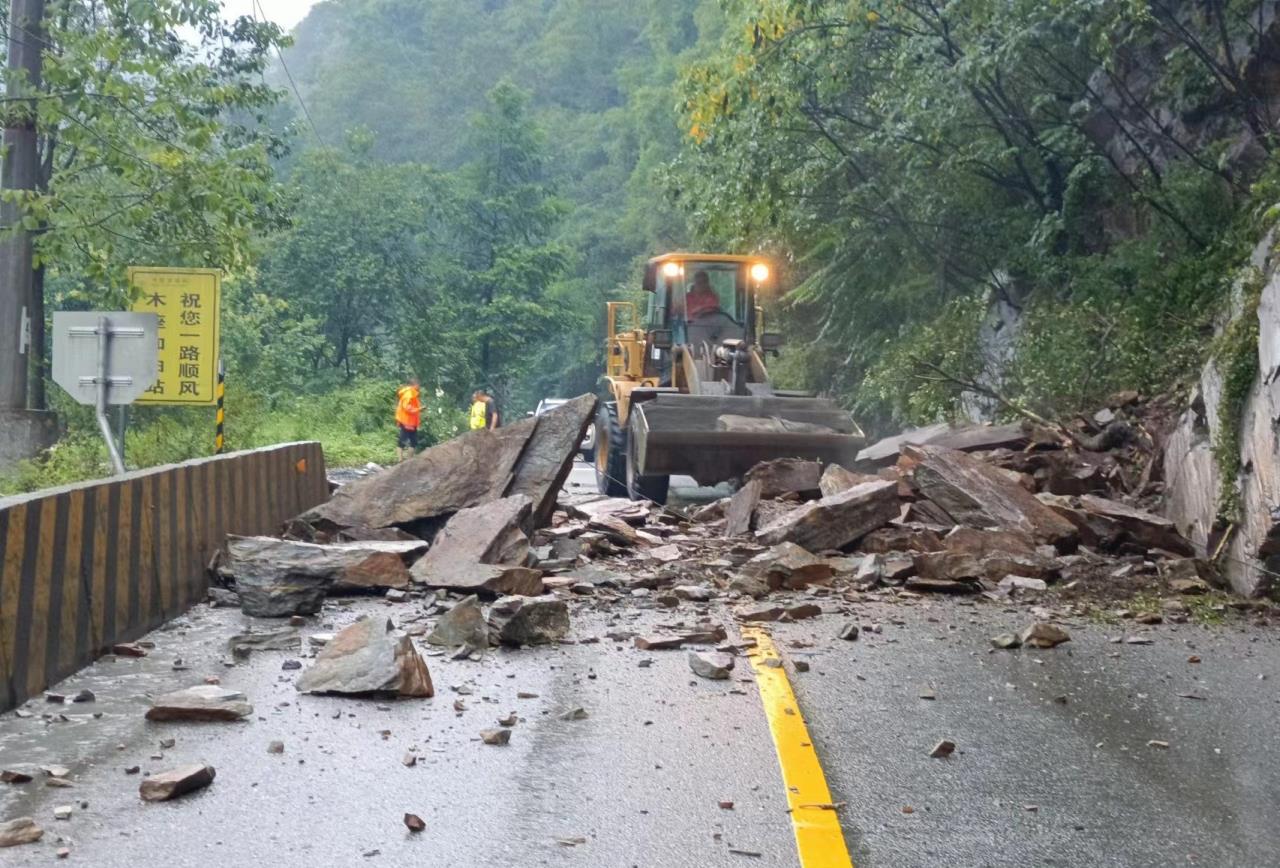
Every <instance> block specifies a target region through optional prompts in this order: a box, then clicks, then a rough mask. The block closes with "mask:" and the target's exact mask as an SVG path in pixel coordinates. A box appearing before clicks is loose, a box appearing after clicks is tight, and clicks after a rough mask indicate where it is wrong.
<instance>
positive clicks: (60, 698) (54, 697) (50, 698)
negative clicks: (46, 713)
mask: <svg viewBox="0 0 1280 868" xmlns="http://www.w3.org/2000/svg"><path fill="white" fill-rule="evenodd" d="M44 701H45V702H52V703H53V704H54V705H61V704H62V703H64V702H66V701H67V697H66V694H63V693H54V692H53V691H52V690H50V691H47V692H46V693H45V695H44Z"/></svg>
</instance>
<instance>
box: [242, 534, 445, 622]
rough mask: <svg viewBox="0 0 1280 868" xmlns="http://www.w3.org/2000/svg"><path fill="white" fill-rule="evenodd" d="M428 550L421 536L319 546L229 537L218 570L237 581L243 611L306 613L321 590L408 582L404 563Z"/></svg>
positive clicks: (399, 586) (375, 587)
mask: <svg viewBox="0 0 1280 868" xmlns="http://www.w3.org/2000/svg"><path fill="white" fill-rule="evenodd" d="M426 550H427V544H426V543H425V542H422V541H421V540H417V541H413V542H404V541H394V542H378V541H370V542H359V543H336V544H331V545H317V544H315V543H307V542H297V541H294V540H283V539H276V538H275V537H265V536H252V537H238V536H229V537H227V547H226V557H224V558H221V559H220V560H219V563H218V572H219V574H221V575H222V576H224V577H226V578H228V579H231V580H233V581H234V582H235V583H236V589H237V590H238V591H239V592H240V598H241V608H242V609H243V610H244V611H245V613H246V614H249V615H258V616H265V617H279V616H282V615H292V614H299V615H306V614H313V613H314V612H315V611H318V610H319V607H318V603H317V600H323V595H324V593H334V592H352V591H374V590H383V589H399V590H402V589H404V588H407V587H409V570H408V567H407V564H409V563H412V562H413V561H414V560H416V559H417V558H418V557H420V556H421V555H422V553H423V552H425V551H426ZM322 592H323V593H322ZM246 598H247V599H246ZM313 606H314V607H315V608H312V607H313ZM251 609H252V610H253V611H250V610H251Z"/></svg>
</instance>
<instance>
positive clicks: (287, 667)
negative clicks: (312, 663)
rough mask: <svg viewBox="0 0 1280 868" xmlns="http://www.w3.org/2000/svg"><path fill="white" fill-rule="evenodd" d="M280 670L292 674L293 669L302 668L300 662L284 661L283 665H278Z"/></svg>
mask: <svg viewBox="0 0 1280 868" xmlns="http://www.w3.org/2000/svg"><path fill="white" fill-rule="evenodd" d="M280 668H281V669H282V670H284V671H285V672H292V671H294V670H295V669H301V668H302V661H301V660H286V661H284V662H283V663H281V664H280Z"/></svg>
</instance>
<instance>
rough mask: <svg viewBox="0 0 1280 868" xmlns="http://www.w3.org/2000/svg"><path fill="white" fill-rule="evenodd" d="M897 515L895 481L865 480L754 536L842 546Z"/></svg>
mask: <svg viewBox="0 0 1280 868" xmlns="http://www.w3.org/2000/svg"><path fill="white" fill-rule="evenodd" d="M1028 496H1030V495H1028ZM1032 499H1033V500H1034V497H1033V498H1032ZM1036 503H1037V504H1038V503H1039V501H1036ZM897 517H898V484H897V483H896V482H889V481H887V480H885V481H877V482H865V483H862V484H861V485H855V486H854V487H853V488H850V489H848V490H847V491H842V492H840V493H839V494H833V495H831V496H830V497H824V498H822V499H821V500H815V501H812V502H810V503H806V504H804V505H803V506H800V507H798V508H796V509H794V510H792V511H791V512H789V513H786V514H784V515H782V516H780V517H779V518H778V519H777V520H776V521H774V523H772V524H770V525H769V526H767V527H764V528H762V529H761V530H759V531H758V532H757V533H756V538H757V539H758V540H759V541H760V542H762V543H765V544H766V545H777V544H778V543H781V542H793V543H795V544H796V545H799V546H803V547H804V548H806V549H809V550H810V551H824V550H827V549H842V548H844V547H845V546H847V545H851V544H853V543H855V542H857V541H858V540H859V539H861V538H862V537H864V536H866V535H867V534H868V533H870V532H871V531H873V530H876V529H877V528H881V527H884V526H885V525H886V524H888V523H889V522H890V521H892V520H893V519H895V518H897Z"/></svg>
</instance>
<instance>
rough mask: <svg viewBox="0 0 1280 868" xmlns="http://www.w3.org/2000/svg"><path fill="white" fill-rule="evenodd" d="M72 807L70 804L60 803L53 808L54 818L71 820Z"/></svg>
mask: <svg viewBox="0 0 1280 868" xmlns="http://www.w3.org/2000/svg"><path fill="white" fill-rule="evenodd" d="M71 811H72V807H71V806H70V805H58V807H56V808H54V809H53V818H54V819H55V820H70V819H71Z"/></svg>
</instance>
